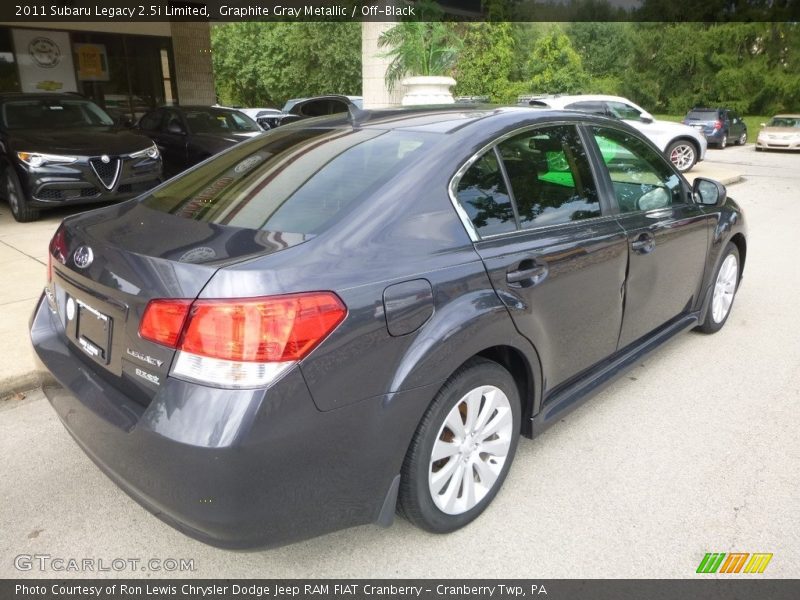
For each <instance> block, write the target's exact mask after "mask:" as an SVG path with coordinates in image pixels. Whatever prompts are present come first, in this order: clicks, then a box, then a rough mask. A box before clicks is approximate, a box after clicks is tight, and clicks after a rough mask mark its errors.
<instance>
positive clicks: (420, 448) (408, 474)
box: [398, 357, 521, 533]
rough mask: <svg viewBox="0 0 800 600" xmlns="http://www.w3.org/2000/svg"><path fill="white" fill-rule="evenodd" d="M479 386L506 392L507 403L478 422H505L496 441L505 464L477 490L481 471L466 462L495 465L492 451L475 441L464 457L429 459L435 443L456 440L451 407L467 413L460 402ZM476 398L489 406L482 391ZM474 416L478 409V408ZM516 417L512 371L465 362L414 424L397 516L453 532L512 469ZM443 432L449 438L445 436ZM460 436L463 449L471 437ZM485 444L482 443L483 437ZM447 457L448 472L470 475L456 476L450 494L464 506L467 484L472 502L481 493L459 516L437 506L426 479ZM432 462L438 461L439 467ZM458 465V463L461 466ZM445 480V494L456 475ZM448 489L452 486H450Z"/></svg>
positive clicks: (472, 516)
mask: <svg viewBox="0 0 800 600" xmlns="http://www.w3.org/2000/svg"><path fill="white" fill-rule="evenodd" d="M482 386H494V387H496V388H498V389H499V391H501V392H502V393H503V394H505V397H506V398H507V400H508V406H507V407H506V406H503V408H502V410H503V413H502V415H503V418H502V419H501V418H500V417H501V413H500V412H499V411H495V409H494V408H491V409H490V411H491V412H490V413H487V414H488V415H489V416H488V417H487V418H486V419H485V420H483V423H489V424H491V423H493V421H494V420H495V419H498V422H503V423H505V425H503V437H502V438H498V440H501V441H502V443H506V442H507V443H508V444H509V446H508V448H507V451H506V454H505V458H504V462H503V463H502V466H501V468H500V470H499V472H498V473H497V474H496V479H495V480H494V482H493V483H490V485H489V487H488V488H486V489H484V491H482V492H481V491H480V487H479V486H480V484H481V481H482V478H481V476H480V473H479V471H481V469H480V468H478V467H477V466H475V465H474V463H473V462H471V461H472V460H473V458H475V462H478V461H479V460H480V461H482V464H481V465H480V466H481V467H482V468H484V469H486V468H488V467H487V466H486V465H488V464H489V463H491V464H492V465H496V464H497V463H496V462H492V461H493V460H494V458H493V457H492V455H491V454H485V453H483V452H481V445H480V441H479V442H477V443H475V444H474V445H473V448H475V447H477V450H473V453H472V455H471V456H472V457H473V458H468V457H466V456H464V455H463V453H455V454H454V455H452V456H449V457H447V458H443V459H441V460H439V461H437V462H436V463H434V462H432V460H431V459H432V452H433V448H434V444H435V443H436V442H437V441H441V442H448V443H449V442H450V440H452V441H453V442H454V447H455V446H457V445H458V444H459V439H458V438H456V437H455V435H453V434H452V432H451V431H450V429H448V428H447V426H446V425H445V420H446V419H447V417H448V415H449V414H450V412H451V411H452V410H459V411H460V410H461V409H460V408H459V409H456V408H455V407H456V406H459V407H460V406H464V409H465V412H466V411H467V409H466V403H465V402H462V401H464V400H465V398H466V395H467V393H468V392H470V391H475V390H477V389H478V388H480V387H482ZM495 397H499V396H495ZM479 398H480V400H479V402H480V407H481V409H483V408H484V407H486V406H489V405H487V404H486V402H488V400H487V399H486V398H487V395H481V396H480V397H479ZM501 404H502V400H500V401H499V402H498V405H501ZM509 408H510V411H509ZM509 412H510V417H511V429H510V431H509V430H508V424H507V420H508V415H509ZM478 414H482V413H480V411H478ZM458 418H460V419H462V424H463V423H464V421H466V416H462V413H461V412H459V414H458ZM520 419H521V408H520V398H519V392H518V390H517V386H516V383H515V382H514V378H513V377H512V376H511V374H510V373H509V372H508V371H506V369H504V368H503V367H501V366H500V365H499V364H497V363H495V362H493V361H490V360H486V359H484V358H478V357H476V358H473V359H470V360H469V361H467V362H466V363H465V364H464V365H463V366H462V367H461V368H459V369H458V371H456V372H455V373H453V375H451V376H450V378H449V379H448V380H447V381H446V382H445V384H444V385H443V386H442V389H440V390H439V392H438V393H437V394H436V397H435V398H434V399H433V402H432V403H431V405H430V406H429V407H428V409H427V411H426V412H425V415H424V416H423V417H422V421H421V422H420V424H419V426H418V427H417V431H416V433H415V434H414V438H413V439H412V441H411V445H410V446H409V448H408V452H407V453H406V458H405V461H404V462H403V469H402V472H401V477H400V490H399V495H398V511H399V512H400V514H401V515H403V516H404V517H405V518H406V519H408V520H409V521H411V522H412V523H413V524H414V525H417V526H418V527H421V528H422V529H425V530H427V531H430V532H433V533H447V532H450V531H454V530H456V529H459V528H460V527H463V526H464V525H466V524H467V523H469V522H470V521H472V520H474V519H475V518H476V517H478V515H480V514H481V513H482V512H483V511H484V510H485V509H486V507H487V506H488V505H489V503H491V501H492V500H493V499H494V497H495V496H496V495H497V492H498V490H499V489H500V488H501V487H502V485H503V481H504V480H505V477H506V474H507V473H508V470H509V468H510V467H511V463H512V462H513V460H514V454H515V453H516V449H517V444H518V442H519V431H520ZM480 421H481V419H477V422H480ZM465 429H467V430H469V427H465ZM479 429H481V427H479V426H478V425H477V423H476V427H475V430H479ZM498 429H499V428H498ZM476 435H477V434H476ZM448 436H449V437H450V439H446V438H447V437H448ZM464 437H465V440H464V441H463V443H461V444H460V447H461V449H462V450H463V449H464V448H465V447H466V446H469V445H470V443H471V442H472V441H473V438H472V437H471V436H470V435H469V434H467V435H465V436H464ZM478 437H480V436H477V437H476V438H474V439H478ZM487 440H488V443H491V442H492V441H496V440H495V439H494V438H492V437H490V438H487ZM484 443H486V441H485V442H484ZM450 461H455V462H453V463H452V464H454V465H455V469H454V470H451V472H453V473H455V471H457V470H458V469H459V468H461V469H462V471H461V473H463V475H466V474H467V470H469V475H470V479H471V483H470V485H469V486H465V485H464V484H463V483H461V479H460V478H459V482H458V483H457V484H456V485H457V486H458V489H457V490H456V491H455V495H456V496H457V497H458V499H459V500H460V499H462V498H464V503H465V504H469V498H468V497H467V491H466V488H467V487H469V488H470V489H472V490H473V492H474V497H473V500H477V498H478V496H479V495H481V494H483V495H482V496H481V497H482V499H480V500H479V501H477V502H476V503H475V504H474V505H473V506H472V508H471V509H469V510H464V511H463V512H460V513H458V514H448V513H446V512H444V511H443V510H441V509H440V508H439V507H438V506H437V504H436V502H435V501H434V498H433V492H432V491H431V487H430V484H429V481H428V477H429V474H431V473H435V472H437V471H434V469H438V470H442V471H443V470H445V469H446V468H447V466H448V465H450V464H451V462H450ZM437 463H443V466H442V465H441V464H437ZM462 463H463V466H461V465H462ZM492 476H494V475H492ZM451 477H452V478H451ZM462 477H463V476H462ZM445 479H447V480H448V483H447V484H445V487H444V490H443V492H444V493H446V492H447V488H448V487H449V484H450V483H452V481H453V479H455V476H448V477H446V478H445ZM487 479H489V478H487ZM453 489H454V490H455V488H453ZM443 497H444V496H443V495H440V496H439V499H440V502H442V500H441V498H443Z"/></svg>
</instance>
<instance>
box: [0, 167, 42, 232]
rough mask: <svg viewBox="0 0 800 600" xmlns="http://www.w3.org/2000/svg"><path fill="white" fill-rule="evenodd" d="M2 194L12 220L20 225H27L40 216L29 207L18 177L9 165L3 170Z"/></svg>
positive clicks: (34, 209)
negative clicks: (12, 217)
mask: <svg viewBox="0 0 800 600" xmlns="http://www.w3.org/2000/svg"><path fill="white" fill-rule="evenodd" d="M2 193H3V197H4V198H5V200H6V202H8V206H9V208H10V209H11V214H12V215H13V216H14V219H16V220H17V221H19V222H20V223H28V222H30V221H35V220H36V219H38V218H39V215H40V214H41V213H40V211H39V209H37V208H32V207H31V205H30V203H29V202H28V198H27V197H26V196H25V192H24V191H23V190H22V184H21V183H20V182H19V177H18V176H17V174H16V172H15V171H14V168H13V167H12V166H10V165H6V168H5V169H3V179H2Z"/></svg>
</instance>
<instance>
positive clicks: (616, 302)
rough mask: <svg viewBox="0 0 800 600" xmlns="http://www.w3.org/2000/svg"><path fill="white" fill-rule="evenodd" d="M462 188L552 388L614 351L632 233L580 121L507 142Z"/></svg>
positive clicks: (502, 292) (489, 259)
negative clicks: (620, 219)
mask: <svg viewBox="0 0 800 600" xmlns="http://www.w3.org/2000/svg"><path fill="white" fill-rule="evenodd" d="M456 195H457V199H458V201H459V203H460V205H461V207H462V208H463V209H464V212H466V214H467V216H468V217H469V218H470V220H471V221H472V224H473V226H474V229H475V231H476V233H477V236H478V237H479V238H480V239H479V240H478V241H477V242H476V243H475V248H476V250H477V251H478V253H479V254H480V256H481V258H482V259H483V261H484V264H485V265H486V269H487V271H488V273H489V277H490V278H491V281H492V284H493V286H494V288H495V290H496V291H497V293H498V296H499V297H500V298H501V299H502V300H503V302H504V303H505V304H506V306H507V307H508V310H509V313H510V315H511V317H512V319H513V320H514V324H515V325H516V327H517V329H518V330H519V331H520V332H521V333H522V334H523V335H524V336H526V337H527V338H528V339H529V340H531V342H532V343H533V344H534V346H536V348H537V350H538V352H539V356H540V359H541V363H542V369H543V382H542V383H543V386H544V388H545V393H546V391H547V390H548V389H552V388H553V387H555V386H557V385H558V384H559V383H562V382H564V381H566V380H567V379H569V378H570V377H572V376H574V375H576V374H577V373H579V372H580V371H583V370H584V369H586V368H588V367H591V366H592V365H594V364H595V363H597V362H599V361H600V360H602V359H604V358H605V357H607V356H609V355H610V354H612V353H613V352H614V351H615V349H616V345H617V338H618V335H619V328H620V325H621V322H622V296H621V291H622V284H623V281H624V278H625V269H626V265H627V260H628V256H627V237H626V235H625V233H624V231H623V230H622V229H621V228H620V226H619V224H618V223H617V222H616V220H615V218H614V216H613V215H610V214H608V213H609V211H608V210H607V209H606V208H605V207H601V201H600V198H599V196H598V193H597V188H596V186H595V182H594V179H593V176H592V171H591V169H590V167H589V161H588V159H587V155H586V152H585V148H584V146H583V144H582V143H581V139H580V137H579V135H578V132H577V130H576V128H575V126H574V125H571V124H563V125H554V126H540V127H537V128H532V129H528V130H525V131H523V132H520V133H519V134H517V135H514V136H512V137H510V138H507V139H504V140H502V141H500V142H499V143H498V144H497V145H496V146H495V147H493V148H491V149H490V150H488V151H487V152H486V153H484V154H483V156H482V157H480V159H478V160H477V161H476V162H475V163H474V164H473V165H472V166H471V167H470V169H469V170H468V171H466V172H465V173H464V175H463V176H462V178H461V180H460V181H459V182H458V186H457V189H456Z"/></svg>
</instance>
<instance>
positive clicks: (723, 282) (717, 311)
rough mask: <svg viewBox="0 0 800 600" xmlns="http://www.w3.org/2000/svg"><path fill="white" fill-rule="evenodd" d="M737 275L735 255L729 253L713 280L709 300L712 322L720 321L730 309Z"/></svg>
mask: <svg viewBox="0 0 800 600" xmlns="http://www.w3.org/2000/svg"><path fill="white" fill-rule="evenodd" d="M738 277H739V263H738V261H737V260H736V256H734V255H733V254H729V255H728V256H726V257H725V260H724V261H723V262H722V266H720V268H719V273H717V280H716V282H714V295H713V297H712V300H711V316H712V318H713V319H714V322H716V323H721V322H722V321H724V320H725V317H726V316H727V315H728V311H730V308H731V304H733V297H734V295H735V294H736V283H737V279H738Z"/></svg>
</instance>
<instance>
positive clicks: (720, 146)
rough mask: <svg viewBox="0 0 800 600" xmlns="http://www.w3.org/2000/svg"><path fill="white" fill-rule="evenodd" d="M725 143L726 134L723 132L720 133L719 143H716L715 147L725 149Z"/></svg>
mask: <svg viewBox="0 0 800 600" xmlns="http://www.w3.org/2000/svg"><path fill="white" fill-rule="evenodd" d="M727 145H728V134H727V133H725V134H723V135H722V139H721V140H720V142H719V144H717V147H718V148H719V149H720V150H725V148H726V147H727Z"/></svg>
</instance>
